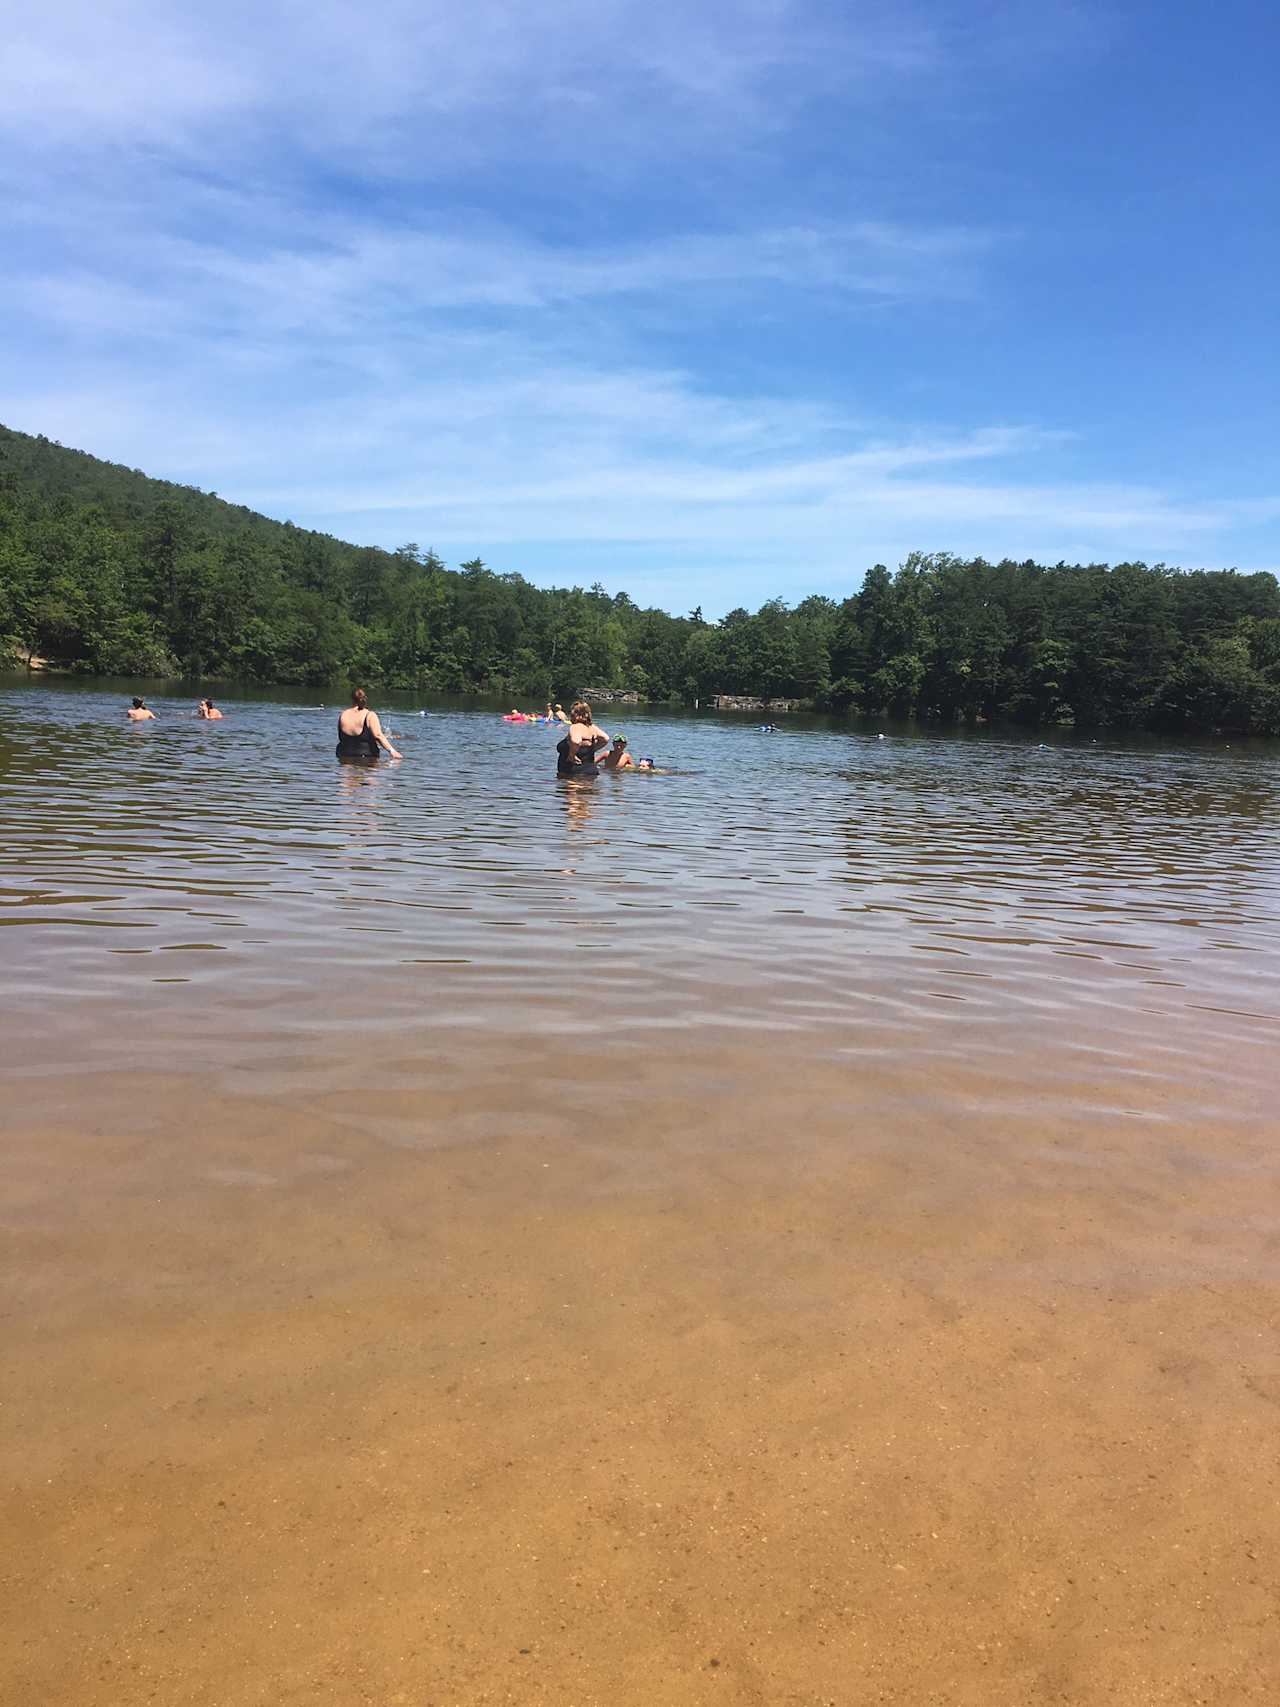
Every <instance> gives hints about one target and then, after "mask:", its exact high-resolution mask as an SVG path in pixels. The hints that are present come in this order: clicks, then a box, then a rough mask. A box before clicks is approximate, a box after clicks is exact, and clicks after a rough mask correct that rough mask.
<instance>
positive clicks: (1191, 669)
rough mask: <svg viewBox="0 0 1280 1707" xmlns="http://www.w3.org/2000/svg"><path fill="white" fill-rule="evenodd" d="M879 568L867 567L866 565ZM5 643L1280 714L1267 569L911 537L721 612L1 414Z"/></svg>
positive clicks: (1089, 716)
mask: <svg viewBox="0 0 1280 1707" xmlns="http://www.w3.org/2000/svg"><path fill="white" fill-rule="evenodd" d="M860 567H861V566H860V565H858V564H856V563H852V562H851V564H850V572H849V578H850V584H851V587H852V584H853V583H854V582H855V581H856V580H857V579H858V576H859V571H860ZM0 652H7V653H8V654H9V655H10V657H11V658H12V659H14V660H16V661H18V662H21V661H22V660H23V659H25V658H26V657H28V656H30V655H35V656H38V657H41V658H44V659H47V660H49V661H50V662H51V663H53V664H55V665H58V666H63V667H67V668H75V669H81V670H86V671H92V672H94V673H98V674H112V675H120V674H125V675H138V676H144V675H145V676H178V675H182V676H187V677H203V678H206V679H209V680H218V679H235V680H243V681H260V682H316V683H319V682H328V681H332V680H335V679H337V678H359V679H360V680H362V681H365V682H367V683H369V684H371V685H383V686H394V687H406V688H420V689H422V690H424V691H429V690H432V689H435V690H443V691H450V692H465V691H468V690H480V691H489V692H495V693H501V694H503V695H507V696H510V697H513V698H522V699H538V698H545V697H546V696H547V695H548V694H551V695H554V696H555V697H557V698H560V699H567V698H568V697H569V696H570V695H572V694H574V693H576V692H577V691H578V690H579V689H580V688H583V687H588V686H592V687H607V688H631V689H635V690H637V691H638V692H639V693H640V694H641V695H642V696H643V697H645V698H648V699H654V700H674V699H693V698H706V697H707V696H709V695H710V694H713V693H749V694H762V695H770V696H788V697H798V698H803V699H807V700H811V701H812V702H813V703H814V704H815V705H817V706H819V707H825V708H830V709H832V710H836V711H844V710H848V711H863V712H873V713H888V714H895V715H907V714H911V713H918V714H919V715H922V716H928V717H938V718H947V719H955V718H978V717H983V718H988V719H995V718H1011V719H1015V720H1018V721H1021V722H1026V723H1071V722H1074V723H1076V724H1079V725H1082V726H1089V727H1112V728H1126V727H1128V728H1164V729H1227V730H1236V731H1254V732H1260V733H1270V734H1276V733H1280V588H1278V587H1277V583H1276V579H1275V577H1274V576H1273V575H1270V574H1253V575H1239V574H1236V573H1235V572H1234V571H1230V570H1227V571H1194V572H1183V571H1175V570H1170V569H1166V568H1164V567H1162V566H1159V565H1157V566H1155V567H1147V566H1146V565H1144V564H1141V563H1126V564H1120V565H1118V566H1116V567H1115V568H1107V567H1105V566H1103V565H1100V564H1089V565H1066V564H1058V565H1056V566H1055V567H1052V568H1042V567H1040V566H1039V565H1037V564H1034V563H1012V562H1003V563H994V564H992V563H986V562H983V561H982V560H980V559H979V560H976V561H973V562H966V561H961V560H959V559H957V558H954V557H950V556H946V555H936V556H929V557H926V556H918V555H917V556H913V557H912V558H910V559H909V560H908V561H907V562H906V563H905V564H904V565H903V566H902V567H901V568H899V569H898V570H897V572H896V573H895V574H890V573H889V571H888V570H887V569H885V568H883V567H881V566H878V565H877V566H876V567H874V568H872V569H870V570H869V571H868V572H867V574H866V576H865V579H864V580H863V581H862V583H861V586H860V587H859V588H858V590H857V591H851V594H850V596H849V597H848V598H846V599H845V600H843V602H839V601H835V600H832V599H828V598H823V597H818V596H814V597H811V598H807V599H804V600H803V601H801V602H800V603H799V604H797V605H795V606H788V605H787V604H786V603H784V602H783V601H782V600H779V599H775V600H770V601H769V602H768V603H767V604H765V605H763V606H762V607H761V608H760V609H759V610H758V611H756V612H755V613H754V615H753V614H750V613H748V612H747V611H745V610H734V611H730V612H729V614H728V615H727V616H726V617H725V618H724V619H723V621H721V622H717V623H708V622H705V621H704V620H703V618H702V615H701V612H700V611H697V610H695V611H693V612H692V613H691V614H690V615H688V616H684V617H674V616H670V615H668V614H667V613H666V612H664V611H660V610H643V609H641V608H639V607H638V606H637V605H635V604H634V603H633V602H632V601H631V599H629V598H628V597H627V595H626V594H625V593H616V594H614V595H612V596H610V595H609V594H608V593H606V592H605V591H604V589H603V588H602V587H600V586H598V585H597V586H594V587H592V588H590V589H588V590H583V589H582V588H577V587H575V588H556V589H552V590H544V589H541V588H538V587H534V586H532V585H531V584H530V583H529V582H527V581H526V580H524V579H523V578H522V577H521V576H519V575H495V574H493V573H491V572H490V571H489V570H488V569H487V568H486V567H485V566H484V564H483V563H481V562H480V561H479V560H476V561H473V562H470V563H464V564H462V565H461V566H460V568H458V569H457V570H450V569H447V568H446V567H445V566H444V564H443V563H441V562H440V560H439V559H438V558H437V557H436V556H435V555H434V553H433V552H431V551H429V550H427V551H424V550H420V549H419V547H418V546H417V545H405V546H402V547H401V548H400V549H399V550H398V551H394V552H386V551H378V550H374V549H372V548H370V547H361V546H355V545H348V544H345V543H343V542H342V541H341V540H337V539H333V538H330V537H329V536H328V535H324V534H317V533H309V532H307V531H306V530H305V529H302V528H296V527H294V526H293V525H292V524H291V523H288V522H274V521H269V520H268V519H267V518H266V517H265V516H260V515H256V514H255V513H254V512H253V511H251V510H247V509H244V508H243V507H240V506H237V505H234V504H228V503H225V502H224V501H223V500H221V499H219V498H218V497H217V496H216V495H215V494H213V493H206V492H200V491H198V490H196V489H194V488H192V487H187V486H175V485H172V484H169V483H167V482H164V481H159V480H151V479H148V478H147V477H146V476H145V475H143V474H141V473H139V472H138V471H136V470H131V469H127V468H122V467H118V466H116V465H115V464H112V463H106V462H100V461H98V460H97V459H96V458H94V457H91V456H86V455H85V454H83V453H82V452H79V451H72V450H67V449H65V448H64V447H62V446H61V445H57V444H53V443H51V442H50V441H49V440H47V439H43V438H31V437H29V436H27V435H25V434H21V433H15V432H11V431H9V430H8V429H5V428H2V427H0Z"/></svg>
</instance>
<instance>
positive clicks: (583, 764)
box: [556, 699, 609, 776]
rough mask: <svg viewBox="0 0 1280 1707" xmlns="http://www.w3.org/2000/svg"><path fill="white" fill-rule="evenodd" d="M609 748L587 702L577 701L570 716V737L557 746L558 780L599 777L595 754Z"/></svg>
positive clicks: (607, 738) (605, 736) (605, 737)
mask: <svg viewBox="0 0 1280 1707" xmlns="http://www.w3.org/2000/svg"><path fill="white" fill-rule="evenodd" d="M608 745H609V737H608V736H607V735H606V734H605V732H604V730H603V729H597V728H596V726H595V722H594V721H593V719H592V715H591V707H590V706H589V705H588V704H587V702H586V700H585V699H580V700H578V701H577V702H576V703H575V704H574V706H573V708H572V709H571V711H570V712H569V733H568V734H567V735H566V736H565V737H564V739H563V740H562V741H559V742H557V744H556V752H557V753H558V754H559V760H558V762H557V764H556V775H557V776H597V775H599V772H598V771H597V770H596V753H597V752H598V751H599V749H600V748H601V747H607V746H608Z"/></svg>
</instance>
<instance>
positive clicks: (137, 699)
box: [133, 694, 147, 711]
mask: <svg viewBox="0 0 1280 1707" xmlns="http://www.w3.org/2000/svg"><path fill="white" fill-rule="evenodd" d="M146 703H147V702H146V700H145V699H143V698H142V696H141V694H134V696H133V709H134V710H135V711H141V710H142V708H143V706H144V705H145V704H146Z"/></svg>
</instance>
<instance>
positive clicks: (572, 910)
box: [0, 685, 1280, 1050]
mask: <svg viewBox="0 0 1280 1707" xmlns="http://www.w3.org/2000/svg"><path fill="white" fill-rule="evenodd" d="M153 703H154V705H155V709H156V710H157V712H158V714H159V720H158V721H157V722H155V723H152V724H145V725H130V724H128V723H126V721H125V719H124V716H123V711H122V702H121V699H120V697H119V696H118V695H117V694H114V693H104V692H96V691H90V690H86V689H84V688H76V689H74V690H71V689H60V688H57V687H52V686H47V685H41V686H40V687H36V688H29V689H28V688H22V687H17V688H11V689H8V690H7V691H3V692H0V823H2V825H3V832H4V833H3V835H2V836H0V924H2V925H3V927H4V929H3V937H0V941H2V942H3V944H4V953H3V956H2V958H0V987H2V988H3V992H4V995H5V998H6V1000H7V1002H8V1003H9V1004H11V1005H12V1006H13V1007H14V1008H15V1009H17V1010H19V1011H20V1012H21V1013H22V1014H23V1015H25V1016H27V1017H29V1018H34V1017H36V1016H38V1017H39V1019H40V1022H41V1023H42V1024H43V1023H48V1021H49V1020H50V1017H51V1016H56V1014H57V1012H58V1010H59V1009H60V1008H61V1007H63V1006H65V1005H67V1004H79V1003H83V1002H85V1001H91V1000H92V999H93V998H95V997H106V998H110V1000H111V1001H112V1002H114V1003H116V1004H119V1005H120V1011H121V1012H123V1011H126V1010H127V1007H128V1005H129V1004H140V1005H141V1006H142V1007H143V1008H147V1009H154V1008H155V1006H156V1004H157V1001H158V998H159V997H160V996H161V994H162V993H165V992H167V993H168V996H169V998H170V1000H171V1001H172V1000H178V999H181V1000H182V1001H183V1003H184V1011H186V1010H187V1009H191V1010H195V1009H199V1010H200V1011H202V1012H204V1013H206V1014H208V1015H213V1014H215V1013H216V1014H218V1015H221V1016H224V1017H225V1016H227V1015H230V1014H238V1015H241V1016H244V1015H252V1014H254V1013H259V1012H263V1011H267V1010H270V1011H271V1013H272V1016H273V1020H275V1021H280V1020H282V1019H285V1020H287V1021H288V1022H289V1023H293V1022H295V1021H296V1022H298V1023H301V1024H304V1025H306V1026H307V1027H312V1028H314V1027H317V1026H320V1027H325V1026H329V1027H333V1028H336V1029H338V1030H340V1031H342V1032H343V1033H344V1034H346V1035H348V1036H354V1035H356V1034H358V1033H359V1032H361V1031H363V1030H368V1029H370V1028H378V1027H382V1026H385V1025H388V1024H395V1025H404V1024H413V1023H414V1022H415V1021H421V1022H423V1023H427V1022H429V1023H430V1024H431V1025H433V1026H437V1027H438V1026H447V1027H449V1028H451V1029H453V1030H455V1031H458V1032H460V1033H461V1032H464V1031H465V1030H466V1028H469V1027H471V1028H480V1029H483V1030H489V1029H491V1028H494V1027H500V1028H504V1029H511V1028H515V1029H519V1030H529V1029H533V1030H537V1029H539V1028H541V1027H545V1028H547V1029H551V1028H553V1027H554V1026H556V1025H558V1024H560V1023H561V1022H562V1021H563V1019H564V1017H565V1015H566V1014H567V1013H576V1014H580V1015H584V1016H593V1017H594V1018H595V1019H596V1020H597V1021H598V1022H599V1023H601V1024H602V1025H607V1027H608V1028H609V1040H610V1041H611V1042H613V1043H615V1044H621V1045H635V1044H638V1045H639V1046H641V1047H646V1048H648V1047H657V1046H659V1044H660V1034H661V1033H663V1032H664V1031H666V1030H669V1029H670V1028H680V1029H681V1031H682V1032H685V1033H687V1031H688V1030H689V1028H696V1027H700V1026H715V1027H717V1028H722V1027H725V1026H730V1027H738V1028H768V1029H769V1030H771V1031H773V1032H774V1033H778V1034H780V1033H783V1032H787V1031H791V1032H797V1031H799V1032H805V1033H809V1034H812V1035H814V1036H815V1038H820V1040H821V1042H822V1045H823V1047H825V1048H830V1047H832V1046H835V1047H836V1048H840V1047H849V1048H857V1047H858V1046H859V1043H860V1041H861V1040H862V1039H861V1034H862V1032H863V1031H864V1030H865V1028H867V1027H872V1028H874V1030H875V1031H876V1034H877V1035H881V1034H883V1029H884V1027H885V1026H886V1025H889V1026H893V1027H895V1028H896V1029H897V1031H898V1032H899V1033H900V1034H901V1035H902V1037H903V1038H906V1039H909V1038H910V1036H911V1035H913V1034H914V1035H917V1036H918V1037H919V1038H920V1039H921V1041H922V1045H923V1044H924V1043H926V1042H927V1045H928V1047H929V1048H930V1049H936V1048H938V1047H939V1045H940V1043H944V1040H945V1044H944V1046H947V1047H951V1046H954V1047H956V1048H960V1049H963V1048H964V1047H965V1039H964V1032H965V1027H966V1025H967V1024H970V1023H973V1022H978V1021H985V1022H991V1021H995V1022H998V1023H999V1024H1000V1025H1002V1026H1005V1027H1007V1028H1009V1032H1010V1035H1011V1037H1015V1038H1016V1036H1017V1031H1018V1028H1019V1027H1020V1026H1021V1025H1023V1024H1027V1023H1030V1022H1032V1021H1033V1020H1041V1021H1043V1020H1048V1021H1049V1022H1050V1023H1051V1024H1054V1025H1058V1026H1061V1027H1080V1028H1082V1029H1083V1030H1088V1029H1091V1028H1092V1027H1094V1026H1096V1025H1097V1024H1098V1023H1099V1022H1100V1023H1101V1024H1102V1025H1103V1026H1104V1027H1105V1029H1106V1031H1107V1033H1108V1035H1109V1037H1110V1040H1111V1042H1112V1044H1113V1045H1115V1046H1116V1047H1117V1048H1123V1047H1125V1044H1126V1039H1128V1040H1129V1041H1130V1042H1136V1040H1137V1039H1139V1038H1141V1039H1144V1040H1146V1044H1145V1045H1144V1047H1149V1046H1152V1045H1155V1046H1158V1044H1159V1039H1160V1036H1161V1026H1160V1022H1161V1020H1162V1019H1166V1018H1168V1017H1170V1016H1183V1017H1185V1015H1186V1014H1187V1013H1188V1012H1189V1011H1194V1012H1195V1013H1197V1014H1198V1015H1200V1016H1202V1018H1201V1021H1200V1035H1201V1036H1202V1037H1203V1038H1204V1040H1205V1044H1206V1048H1207V1049H1211V1050H1220V1049H1222V1048H1224V1047H1235V1046H1240V1047H1254V1046H1268V1045H1271V1044H1273V1043H1274V1041H1275V1037H1276V1030H1275V1028H1276V1026H1277V1024H1278V1023H1280V987H1278V982H1280V956H1278V954H1277V945H1278V938H1280V884H1278V882H1277V872H1278V870H1280V813H1278V812H1277V783H1278V780H1280V764H1278V763H1277V759H1276V757H1275V756H1273V754H1272V753H1271V752H1270V751H1269V750H1268V749H1266V748H1261V747H1254V748H1243V747H1241V748H1238V749H1235V750H1233V749H1232V748H1230V747H1226V746H1223V745H1222V744H1218V745H1217V746H1214V747H1204V748H1200V749H1195V748H1190V749H1186V748H1184V749H1179V748H1176V747H1172V746H1169V747H1160V746H1153V745H1143V746H1134V745H1121V744H1117V743H1108V742H1107V741H1105V740H1103V741H1098V742H1096V743H1094V742H1090V741H1088V740H1081V739H1080V738H1076V739H1074V740H1071V741H1069V742H1067V741H1059V742H1050V743H1047V744H1044V745H1042V744H1040V742H1039V741H1038V739H1036V738H1034V737H1033V738H1029V739H1022V738H1017V737H1005V738H1002V737H1001V736H999V735H997V734H984V735H981V736H969V737H967V738H966V737H955V736H945V735H939V734H931V733H914V734H913V733H900V732H898V733H891V734H889V735H887V736H881V735H878V734H877V733H876V732H874V731H870V730H862V731H857V732H853V731H850V730H848V729H838V728H834V727H814V726H810V727H805V726H800V725H797V726H795V727H793V728H792V727H785V726H784V727H783V728H782V729H780V730H779V732H778V733H776V734H765V733H761V732H759V731H758V730H757V729H755V728H754V727H752V726H750V725H749V724H746V723H744V722H742V721H732V722H729V721H723V720H717V719H716V718H714V717H708V716H703V717H701V718H689V717H659V716H647V715H642V714H637V713H630V714H627V715H625V716H624V717H622V718H613V717H611V716H610V715H609V714H608V713H603V714H602V716H603V721H604V722H605V723H606V725H607V726H610V727H613V726H614V725H618V726H621V727H624V728H625V729H626V731H627V732H628V734H629V736H630V739H631V745H632V750H633V752H636V753H637V754H647V753H652V754H653V755H654V756H655V757H656V758H657V759H658V761H659V763H660V764H661V765H662V766H663V767H665V768H666V770H667V771H668V773H669V774H664V775H643V774H641V775H623V776H609V775H602V776H600V777H599V778H598V779H596V780H595V781H594V782H566V781H562V780H558V779H557V778H556V777H555V774H554V752H553V745H554V741H555V739H556V736H555V733H554V732H553V731H552V730H550V729H546V728H541V727H518V726H511V725H508V724H505V723H503V722H502V721H501V719H500V718H499V717H498V716H497V715H496V713H494V712H493V711H488V710H486V711H435V710H432V709H430V708H427V709H425V711H423V710H422V709H421V708H400V709H392V710H391V711H390V712H389V713H388V724H389V727H390V729H391V730H392V732H393V735H394V738H395V740H396V742H397V743H398V744H399V746H400V748H401V749H402V751H403V753H404V759H403V761H402V762H400V763H393V762H389V761H385V760H384V761H383V762H382V763H381V764H379V765H377V766H368V765H353V764H340V763H338V762H337V761H336V760H335V758H334V756H333V731H334V720H335V714H336V709H337V708H336V707H335V706H332V705H330V706H328V707H327V708H326V707H321V706H319V705H315V706H307V705H302V704H296V703H271V702H268V701H238V702H235V703H234V704H232V705H230V706H229V708H228V714H227V716H226V718H225V719H224V721H222V722H221V723H212V724H210V723H202V722H199V721H196V720H194V719H193V717H192V716H191V707H190V702H189V701H177V700H173V701H167V700H164V699H160V700H157V701H155V702H153Z"/></svg>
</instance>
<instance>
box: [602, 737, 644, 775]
mask: <svg viewBox="0 0 1280 1707" xmlns="http://www.w3.org/2000/svg"><path fill="white" fill-rule="evenodd" d="M602 763H603V765H604V768H605V769H606V770H607V771H633V770H635V768H636V762H635V760H634V759H633V758H632V757H631V754H630V753H629V752H628V751H627V738H626V736H625V735H615V736H614V738H613V746H612V747H611V749H610V750H609V751H608V752H607V753H606V754H605V756H604V759H603V760H602Z"/></svg>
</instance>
